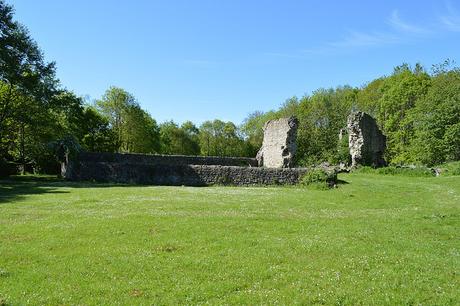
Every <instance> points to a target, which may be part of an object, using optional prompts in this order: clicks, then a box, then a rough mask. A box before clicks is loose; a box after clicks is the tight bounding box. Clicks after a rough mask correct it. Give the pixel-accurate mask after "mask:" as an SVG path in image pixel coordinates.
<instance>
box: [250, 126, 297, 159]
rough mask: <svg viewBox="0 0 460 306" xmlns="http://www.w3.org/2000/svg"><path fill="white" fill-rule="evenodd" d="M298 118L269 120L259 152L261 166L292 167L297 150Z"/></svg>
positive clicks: (264, 129)
mask: <svg viewBox="0 0 460 306" xmlns="http://www.w3.org/2000/svg"><path fill="white" fill-rule="evenodd" d="M298 124H299V122H298V120H297V119H296V118H295V117H290V118H281V119H277V120H270V121H267V122H266V123H265V125H264V128H263V131H264V139H263V143H262V147H261V148H260V150H259V152H258V153H257V157H256V158H257V161H258V162H259V166H263V167H267V168H291V167H293V165H294V156H295V153H296V151H297V144H296V137H297V127H298Z"/></svg>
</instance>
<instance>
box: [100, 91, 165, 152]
mask: <svg viewBox="0 0 460 306" xmlns="http://www.w3.org/2000/svg"><path fill="white" fill-rule="evenodd" d="M96 108H97V109H98V111H100V112H101V113H102V114H103V115H104V116H105V117H106V118H107V120H108V122H109V126H110V128H111V129H112V131H113V133H114V134H115V135H116V138H115V148H116V151H118V152H136V153H155V152H158V151H159V149H160V148H159V131H158V126H157V123H156V121H155V120H154V119H153V118H152V117H151V116H150V115H149V114H148V113H147V112H146V111H144V110H143V109H142V108H141V107H140V106H139V104H138V103H137V102H136V99H135V98H134V96H133V95H131V94H130V93H128V92H126V91H125V90H123V89H122V88H118V87H110V88H109V89H108V90H107V91H106V92H105V94H104V95H103V96H102V99H100V100H98V101H96Z"/></svg>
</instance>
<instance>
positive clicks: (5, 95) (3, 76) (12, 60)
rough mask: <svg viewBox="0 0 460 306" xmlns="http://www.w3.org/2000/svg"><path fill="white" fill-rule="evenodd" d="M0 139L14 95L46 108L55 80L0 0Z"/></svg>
mask: <svg viewBox="0 0 460 306" xmlns="http://www.w3.org/2000/svg"><path fill="white" fill-rule="evenodd" d="M0 33H1V35H0V81H1V82H0V91H1V92H2V97H1V100H0V101H1V103H0V104H1V105H0V138H1V137H2V135H3V132H4V129H5V127H4V123H5V121H6V120H7V119H8V118H9V117H10V116H11V115H12V113H13V112H14V108H15V106H14V102H15V101H18V99H16V98H17V95H22V96H27V97H30V98H31V99H32V100H33V102H34V103H36V104H37V105H39V106H40V107H45V108H46V107H48V105H47V103H49V102H50V101H49V99H50V97H51V96H52V95H53V94H54V93H55V91H56V88H57V85H58V81H57V79H56V77H55V64H54V63H46V62H45V61H44V59H43V54H42V52H41V51H40V49H39V48H38V46H37V44H36V42H35V41H34V40H33V39H32V38H31V37H30V36H29V33H28V31H27V29H26V28H25V27H24V26H23V25H21V24H19V23H18V22H16V21H14V20H13V8H12V7H11V6H9V5H7V4H6V3H5V2H4V1H3V0H0Z"/></svg>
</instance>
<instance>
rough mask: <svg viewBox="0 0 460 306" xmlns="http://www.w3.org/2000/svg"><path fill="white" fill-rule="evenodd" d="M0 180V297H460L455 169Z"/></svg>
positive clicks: (52, 300)
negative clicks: (254, 179)
mask: <svg viewBox="0 0 460 306" xmlns="http://www.w3.org/2000/svg"><path fill="white" fill-rule="evenodd" d="M340 178H341V179H342V180H343V181H345V182H347V183H343V184H341V185H340V187H339V188H338V189H333V190H329V191H321V190H308V189H303V188H294V187H270V188H263V187H253V188H238V187H208V188H192V187H157V186H120V185H101V184H89V183H88V184H84V183H66V182H61V181H59V180H56V179H52V178H47V177H40V178H37V177H22V178H21V177H19V178H15V179H12V180H8V181H5V180H4V181H0V305H1V304H2V303H3V304H6V305H9V304H13V305H18V304H19V305H22V304H35V305H61V304H64V305H90V304H91V305H92V304H106V305H107V304H122V305H138V304H145V305H148V304H200V303H210V304H293V303H298V304H315V303H316V304H337V305H342V304H346V305H357V304H366V305H372V304H387V305H397V304H398V305H400V304H409V305H412V304H413V305H418V304H423V305H449V304H451V305H454V304H457V305H458V304H459V303H460V270H459V268H460V177H459V176H453V177H439V178H408V177H393V176H381V175H380V176H379V175H372V174H354V175H341V176H340Z"/></svg>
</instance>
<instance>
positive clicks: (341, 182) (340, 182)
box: [337, 179, 350, 185]
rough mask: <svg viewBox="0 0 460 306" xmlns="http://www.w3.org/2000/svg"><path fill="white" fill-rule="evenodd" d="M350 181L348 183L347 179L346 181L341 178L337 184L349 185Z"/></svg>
mask: <svg viewBox="0 0 460 306" xmlns="http://www.w3.org/2000/svg"><path fill="white" fill-rule="evenodd" d="M348 184H350V183H348V182H347V181H344V180H341V179H338V180H337V185H348Z"/></svg>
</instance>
